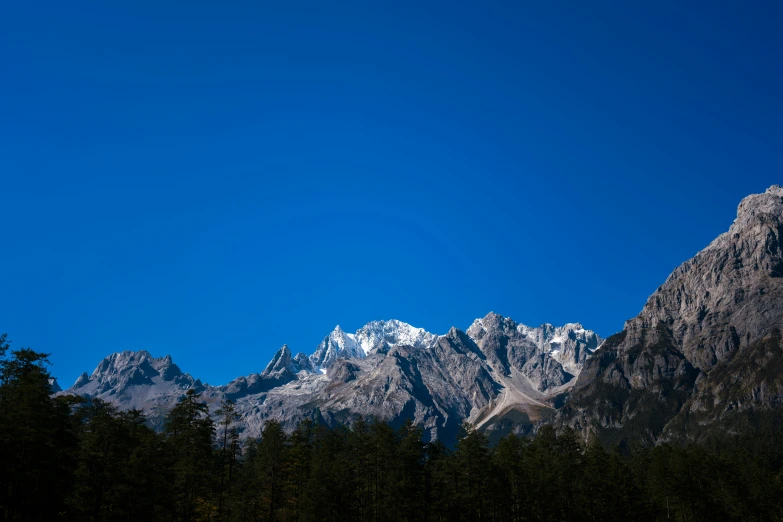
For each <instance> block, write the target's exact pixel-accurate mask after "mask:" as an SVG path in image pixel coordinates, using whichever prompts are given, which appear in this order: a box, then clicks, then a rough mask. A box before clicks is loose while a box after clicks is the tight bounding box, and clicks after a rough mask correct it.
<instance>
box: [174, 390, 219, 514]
mask: <svg viewBox="0 0 783 522" xmlns="http://www.w3.org/2000/svg"><path fill="white" fill-rule="evenodd" d="M200 398H201V396H200V395H199V394H198V393H196V392H195V390H193V389H190V390H188V391H187V393H186V394H185V396H184V397H183V399H182V400H181V401H180V402H179V403H177V405H176V406H175V407H174V408H173V409H172V410H171V412H170V413H169V414H168V415H167V416H166V425H165V433H166V436H167V442H168V447H169V450H170V451H171V454H172V456H173V466H172V468H173V472H174V488H173V489H174V508H175V513H174V515H175V516H176V517H177V518H178V519H179V520H182V521H183V522H190V521H191V520H193V519H194V518H193V515H194V510H195V508H196V506H198V507H199V510H200V512H202V513H203V512H204V511H206V512H208V513H210V512H211V510H212V507H213V506H212V499H211V498H210V489H211V488H210V478H211V471H212V465H211V464H212V440H213V437H214V433H215V427H214V423H213V422H212V419H211V418H210V416H209V409H208V408H207V405H206V403H204V402H201V401H200V400H199V399H200Z"/></svg>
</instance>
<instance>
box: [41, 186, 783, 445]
mask: <svg viewBox="0 0 783 522" xmlns="http://www.w3.org/2000/svg"><path fill="white" fill-rule="evenodd" d="M782 235H783V188H781V187H780V186H778V185H774V186H772V187H770V188H769V189H768V190H767V191H766V192H764V193H763V194H754V195H751V196H748V197H747V198H745V199H744V200H743V201H742V202H741V203H740V205H739V208H738V211H737V218H736V220H735V221H734V223H733V224H732V225H731V227H730V228H729V230H728V231H727V232H726V233H724V234H722V235H721V236H720V237H718V238H717V239H715V240H714V241H713V242H712V243H711V244H710V245H709V246H707V247H706V248H705V249H704V250H702V251H700V252H699V253H698V254H696V256H694V257H693V258H692V259H690V260H688V261H686V262H685V263H683V264H682V265H680V266H679V267H678V268H677V269H675V270H674V272H673V273H672V274H671V275H670V276H669V278H668V279H667V280H666V281H665V282H664V283H663V284H662V285H661V286H660V287H658V289H657V290H655V292H654V293H653V294H652V295H651V296H650V298H649V299H648V301H647V303H646V304H645V306H644V308H643V309H642V311H641V312H640V313H639V315H638V316H637V317H635V318H633V319H630V320H628V321H626V323H625V327H624V329H623V331H622V332H619V333H617V334H615V335H612V336H611V337H609V338H608V339H607V340H606V341H604V339H602V338H601V337H600V336H599V335H598V334H596V333H595V332H593V331H591V330H588V329H585V328H584V327H583V326H582V325H581V324H579V323H570V324H566V325H563V326H553V325H551V324H543V325H541V326H538V327H529V326H526V325H524V324H520V323H516V322H515V321H514V320H512V319H511V318H509V317H504V316H502V315H499V314H496V313H489V314H487V315H486V316H485V317H483V318H480V319H476V320H475V321H474V322H473V323H472V324H471V325H470V326H469V327H468V328H467V329H465V330H464V331H463V330H459V329H457V328H454V327H452V328H451V329H450V330H449V331H448V332H447V333H445V334H443V335H436V334H433V333H430V332H427V331H425V330H423V329H421V328H416V327H414V326H411V325H409V324H406V323H404V322H401V321H397V320H389V321H373V322H370V323H368V324H366V325H365V326H363V327H362V328H360V329H359V330H357V331H356V332H354V333H348V332H345V331H344V330H343V329H342V328H340V327H339V326H337V327H336V328H335V329H334V330H333V331H332V332H330V333H329V334H328V335H327V336H325V337H324V338H323V340H322V341H321V342H320V343H319V344H318V345H317V347H316V348H315V350H314V351H313V352H312V353H311V354H310V355H307V354H305V353H302V352H300V353H297V354H293V353H292V352H291V350H290V349H289V348H288V346H283V347H281V348H280V349H279V350H278V352H277V353H276V354H275V355H274V357H273V358H272V360H271V361H270V362H269V364H268V365H267V366H266V368H264V369H263V371H261V372H259V373H252V374H250V375H247V376H244V377H238V378H236V379H234V380H233V381H231V382H229V383H228V384H225V385H222V386H211V385H208V384H204V383H202V382H201V381H200V380H199V379H197V378H194V377H193V376H191V375H189V374H187V373H184V372H183V371H182V370H181V369H180V368H179V367H178V366H177V365H176V364H175V363H174V362H173V361H172V359H171V357H170V356H165V357H162V358H156V357H153V356H152V355H151V354H149V353H148V352H146V351H136V352H130V351H125V352H121V353H114V354H112V355H110V356H108V357H106V358H105V359H104V360H103V361H101V362H100V364H98V366H97V367H96V368H95V370H94V371H93V372H92V373H91V374H87V373H84V374H82V375H81V376H80V377H79V378H78V379H77V381H76V382H75V383H74V385H73V386H72V387H71V388H69V389H68V390H65V391H59V392H58V390H57V388H58V387H57V385H56V383H53V385H52V389H53V391H54V392H58V393H70V394H78V395H82V396H86V397H90V398H96V397H97V398H101V399H104V400H107V401H110V402H112V403H114V404H116V405H117V406H119V407H120V408H123V409H130V408H138V409H143V410H144V411H145V413H146V414H147V416H148V419H149V422H150V423H152V424H153V425H154V426H156V427H160V426H161V425H162V423H163V420H164V417H165V414H166V412H167V411H169V410H170V409H171V408H172V407H173V405H174V404H176V402H177V401H178V400H179V399H180V398H181V397H182V396H183V395H184V394H185V393H186V392H187V390H189V389H194V390H196V391H197V392H199V393H201V395H202V398H203V399H204V400H205V401H206V402H207V403H208V404H209V405H210V407H211V408H217V407H218V405H219V404H220V402H221V401H223V400H225V399H230V400H232V401H234V402H235V403H236V407H237V411H238V413H239V414H240V416H241V421H242V422H241V425H243V426H244V431H243V433H242V436H243V437H256V436H258V435H259V434H260V431H261V429H262V427H263V425H264V423H265V422H266V421H267V420H269V419H276V420H278V421H280V422H281V423H282V424H283V426H284V428H285V429H287V430H291V429H293V428H294V427H295V426H296V424H298V423H299V422H300V421H301V420H303V419H312V420H314V421H316V422H319V423H324V424H327V425H330V426H333V425H336V424H338V423H344V422H351V421H352V420H354V419H356V418H359V417H366V416H374V417H376V418H379V419H383V420H386V421H389V422H391V423H392V424H395V423H396V424H399V423H401V422H403V421H404V420H406V419H412V420H413V421H414V423H416V424H417V425H419V426H421V427H422V428H424V430H425V437H426V438H428V439H436V438H437V439H441V440H446V441H449V440H453V439H454V437H455V436H456V434H457V433H458V430H459V428H460V426H461V424H462V423H463V422H465V421H468V422H471V423H473V424H474V425H476V426H477V427H478V428H480V429H482V430H486V431H487V432H488V433H490V434H491V435H502V434H504V433H506V432H508V431H512V430H513V431H516V432H521V433H525V432H530V431H533V430H535V429H536V427H537V426H540V425H541V424H543V423H555V424H556V425H559V426H566V425H567V426H572V427H574V428H576V429H579V430H581V431H582V433H584V434H585V436H588V434H590V433H593V434H596V435H598V436H599V437H600V438H601V439H602V440H605V441H607V442H616V443H622V442H624V441H627V440H630V439H632V438H642V439H644V440H646V441H648V442H656V441H660V440H665V439H670V438H676V437H685V438H691V439H693V438H699V437H702V436H704V434H705V433H708V432H709V431H710V429H712V428H713V427H715V428H716V429H717V428H721V429H732V428H731V426H732V423H736V422H740V421H741V420H742V419H746V420H747V418H749V417H748V416H749V415H754V414H758V413H764V412H774V411H776V409H777V408H779V407H780V406H781V402H782V401H783V341H781V338H782V336H781V331H780V329H781V327H782V326H783V313H782V312H783V246H782V245H781V241H783V237H782Z"/></svg>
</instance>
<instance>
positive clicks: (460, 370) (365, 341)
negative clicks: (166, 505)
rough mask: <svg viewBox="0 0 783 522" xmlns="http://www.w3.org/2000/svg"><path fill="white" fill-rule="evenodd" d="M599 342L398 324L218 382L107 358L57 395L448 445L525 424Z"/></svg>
mask: <svg viewBox="0 0 783 522" xmlns="http://www.w3.org/2000/svg"><path fill="white" fill-rule="evenodd" d="M600 341H601V339H600V337H598V336H597V335H596V334H595V333H594V332H590V331H589V330H584V329H583V328H582V327H581V326H580V325H578V324H569V325H565V326H562V327H557V328H556V327H553V326H552V325H547V324H545V325H542V326H540V327H537V328H530V327H527V326H524V325H517V324H516V323H515V322H514V321H513V320H511V319H510V318H504V317H502V316H500V315H498V314H494V313H490V314H489V315H487V316H486V317H484V318H481V319H477V320H476V321H474V323H473V324H472V325H471V327H470V328H469V329H468V333H467V334H466V333H464V332H462V331H460V330H458V329H456V328H452V329H451V330H450V331H449V332H448V333H447V334H445V335H441V336H439V335H435V334H433V333H430V332H428V331H426V330H424V329H422V328H417V327H414V326H411V325H410V324H407V323H404V322H402V321H398V320H389V321H373V322H370V323H367V324H366V325H364V326H363V327H361V328H359V330H357V331H356V333H347V332H345V331H344V330H343V329H342V328H340V327H339V326H337V327H336V328H335V329H334V330H333V331H332V332H330V333H329V335H327V336H326V337H325V338H324V339H323V340H322V341H321V342H320V343H319V344H318V346H317V347H316V349H315V351H314V353H313V354H312V355H310V356H307V355H306V354H304V353H301V352H300V353H298V354H296V355H295V356H294V355H293V354H292V352H291V351H290V349H289V348H288V346H283V347H282V348H280V350H278V352H277V353H276V354H275V355H274V357H273V358H272V360H271V361H270V362H269V364H268V365H267V366H266V368H265V369H264V370H263V371H262V372H260V373H254V374H250V375H248V376H245V377H238V378H237V379H234V380H233V381H231V382H230V383H228V384H226V385H223V386H209V385H204V384H202V383H201V382H200V381H198V380H196V379H194V378H193V377H191V376H190V375H188V374H185V373H182V372H181V371H180V370H179V368H178V367H177V366H176V365H174V363H173V362H172V361H171V357H169V356H166V357H164V358H160V359H158V358H154V357H152V356H151V355H150V354H149V353H147V352H145V351H140V352H122V353H115V354H113V355H111V356H109V357H107V358H106V359H104V360H103V361H102V362H101V363H100V364H99V365H98V367H97V368H96V369H95V371H93V373H92V374H91V375H89V376H88V375H87V374H86V373H85V374H83V375H82V376H81V377H80V378H79V379H78V380H77V381H76V383H75V384H74V385H73V386H72V387H71V388H70V389H69V390H67V391H66V392H62V393H76V394H80V395H86V396H89V397H99V398H101V399H104V400H107V401H111V402H113V403H115V404H117V405H118V406H120V407H122V408H142V409H145V410H146V411H147V413H148V415H150V417H151V422H152V424H153V425H155V426H160V425H161V423H162V420H163V416H164V415H165V412H166V411H168V409H170V408H171V407H172V406H173V405H174V404H175V403H176V401H177V400H179V398H180V397H181V396H182V395H183V394H184V393H185V392H186V391H187V390H188V389H190V388H195V389H197V390H198V391H199V392H200V393H201V394H202V397H203V399H204V400H206V401H207V402H208V403H209V404H210V405H213V406H214V405H217V404H218V403H219V402H220V401H221V400H223V399H231V400H233V401H235V402H236V404H237V411H238V412H239V413H240V415H241V416H242V417H243V424H244V425H245V426H246V432H245V433H244V435H245V436H256V435H258V434H259V433H260V430H261V429H262V426H263V423H264V421H266V420H267V419H270V418H275V419H277V420H279V421H281V422H283V424H284V425H285V426H286V428H288V429H293V427H295V425H296V424H297V423H298V422H299V421H301V420H302V419H305V418H311V419H314V420H316V421H318V422H324V423H326V424H330V425H331V424H334V423H336V422H350V421H351V419H353V418H355V417H358V416H370V415H372V416H376V417H378V418H383V419H387V420H390V421H401V420H403V419H405V418H412V419H414V420H415V422H417V423H418V424H419V425H421V426H422V427H424V428H425V429H426V430H427V433H428V435H429V436H430V437H432V438H435V437H453V436H454V435H456V432H457V430H458V428H459V426H460V425H461V423H462V421H463V420H472V421H475V422H479V423H480V424H481V425H482V426H488V425H491V424H492V423H493V422H496V421H498V420H499V419H501V418H503V417H504V416H505V415H507V414H509V413H510V412H514V411H517V412H520V413H521V414H522V415H524V416H525V418H527V423H528V424H530V422H531V421H533V420H535V419H538V418H541V417H542V416H545V415H548V414H549V413H548V412H549V411H551V409H552V404H553V401H554V400H555V398H556V396H557V395H558V394H560V393H561V392H563V391H564V390H566V389H567V388H568V387H569V386H570V384H571V383H573V381H574V380H575V376H576V375H578V373H579V369H580V368H581V365H582V364H583V363H584V360H585V358H586V357H588V356H589V354H590V353H592V351H594V350H595V349H596V348H597V347H598V345H599V344H600Z"/></svg>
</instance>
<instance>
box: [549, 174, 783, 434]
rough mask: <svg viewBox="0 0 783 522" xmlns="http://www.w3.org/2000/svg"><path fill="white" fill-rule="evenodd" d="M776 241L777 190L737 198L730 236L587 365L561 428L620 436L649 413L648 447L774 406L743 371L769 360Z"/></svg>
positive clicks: (781, 287)
mask: <svg viewBox="0 0 783 522" xmlns="http://www.w3.org/2000/svg"><path fill="white" fill-rule="evenodd" d="M782 241H783V188H781V187H780V186H779V185H773V186H772V187H770V188H769V189H767V190H766V191H765V192H764V193H762V194H753V195H750V196H748V197H746V198H744V199H743V200H742V202H741V203H740V204H739V206H738V208H737V217H736V219H735V220H734V222H733V223H732V224H731V226H730V227H729V230H728V231H727V232H725V233H723V234H721V235H720V236H718V238H717V239H715V240H714V241H712V243H710V245H709V246H708V247H707V248H705V249H703V250H701V251H700V252H698V253H697V254H696V255H695V256H694V257H693V258H691V259H689V260H687V261H685V262H684V263H682V264H681V265H680V266H679V267H677V268H676V269H675V270H674V271H673V272H672V273H671V275H670V276H669V277H668V278H667V279H666V281H665V282H664V283H663V284H662V285H661V286H660V287H659V288H658V289H657V290H656V291H655V292H654V293H653V294H652V295H651V296H650V298H649V299H648V300H647V302H646V304H645V305H644V307H643V308H642V311H641V312H640V313H639V315H638V316H637V317H635V318H633V319H630V320H628V321H626V323H625V328H624V330H623V332H621V333H620V334H617V335H615V336H612V338H610V339H609V340H608V341H607V343H606V344H605V345H604V347H603V348H602V349H601V351H600V352H598V353H597V354H596V356H595V357H592V358H591V359H589V360H588V362H587V364H586V366H585V368H584V369H583V371H582V374H581V375H580V377H579V381H578V382H577V384H576V386H575V388H574V392H573V394H572V396H571V399H570V400H569V402H568V403H567V404H566V405H565V407H564V409H563V410H561V413H560V415H559V417H560V419H561V420H564V421H566V422H568V423H569V424H571V425H573V426H575V427H587V426H591V427H592V426H599V427H600V429H601V430H604V432H605V433H609V432H612V433H620V434H622V433H623V430H628V431H630V428H626V424H628V425H631V424H634V425H637V426H638V425H640V424H639V423H640V422H641V423H643V422H646V421H644V420H643V419H645V417H644V416H645V415H649V414H650V412H654V413H655V416H654V422H653V421H652V420H650V421H649V422H647V433H648V436H649V438H650V440H651V441H654V440H656V439H657V437H660V436H661V435H662V433H664V431H665V430H668V429H672V430H673V429H674V428H669V427H668V426H667V423H668V422H669V421H671V420H672V419H674V418H675V416H677V417H678V418H679V419H680V420H679V421H678V422H680V424H679V425H680V426H681V427H682V426H685V425H686V423H687V422H689V421H688V419H689V418H691V419H694V418H698V419H699V421H698V423H697V424H698V426H704V425H706V424H707V423H709V422H714V421H716V420H717V419H720V418H721V417H722V416H723V415H724V414H726V413H727V412H730V411H732V410H737V409H738V408H739V405H740V404H745V405H747V404H754V403H757V404H759V405H762V404H763V403H767V404H771V403H774V402H775V401H779V400H782V399H781V396H780V395H778V394H777V392H775V391H774V390H775V387H776V386H778V384H775V383H772V384H770V382H771V381H769V382H768V377H769V375H770V374H768V373H764V372H763V371H761V372H754V371H752V370H751V369H750V368H749V367H748V364H747V361H753V360H754V359H758V360H764V358H766V359H769V351H768V350H766V349H764V348H763V345H764V342H767V341H769V339H770V338H773V337H774V334H775V332H777V331H779V330H780V329H782V328H783V249H782V248H781V244H782V243H781V242H782ZM765 340H767V341H765ZM769 342H772V341H769ZM765 350H766V351H765ZM743 361H745V362H743ZM759 367H762V366H759ZM721 375H723V376H724V378H723V379H721V377H720V376H721ZM726 375H731V376H734V377H732V378H725V376H726ZM739 375H744V377H743V378H742V379H741V380H740V379H739V377H738V376H739ZM740 381H741V382H740ZM607 397H609V398H610V399H609V400H607ZM626 401H627V402H626ZM732 401H734V403H733V402H732ZM691 427H692V428H694V429H696V425H695V424H694V425H692V426H691ZM678 429H679V428H678ZM698 429H701V428H698ZM613 436H617V437H620V436H622V435H613Z"/></svg>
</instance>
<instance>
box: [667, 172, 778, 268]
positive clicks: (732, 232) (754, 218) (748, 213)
mask: <svg viewBox="0 0 783 522" xmlns="http://www.w3.org/2000/svg"><path fill="white" fill-rule="evenodd" d="M770 220H771V221H772V222H773V223H774V224H776V225H779V224H780V223H781V222H783V187H781V186H780V185H772V186H771V187H769V188H768V189H767V190H765V191H764V192H763V193H761V194H750V195H749V196H746V197H744V198H743V199H742V201H740V204H739V205H738V206H737V217H736V218H735V219H734V222H733V223H732V224H731V226H730V227H729V230H728V231H726V232H724V233H723V234H721V235H719V236H718V237H717V238H715V240H713V241H712V242H711V243H710V244H709V245H708V246H707V247H706V248H704V249H703V250H701V252H699V254H702V253H705V252H709V251H712V250H715V249H719V248H722V247H726V246H728V245H731V244H732V243H733V242H736V241H737V239H739V238H742V237H743V236H744V235H745V234H746V232H747V231H750V230H752V229H754V227H756V226H758V225H761V224H763V223H765V222H766V223H769V222H770ZM697 255H698V254H697ZM686 263H687V261H686ZM676 273H677V271H676V270H675V271H674V272H673V273H672V274H671V275H670V276H669V278H671V277H672V276H674V275H675V274H676ZM667 281H668V279H667Z"/></svg>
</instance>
